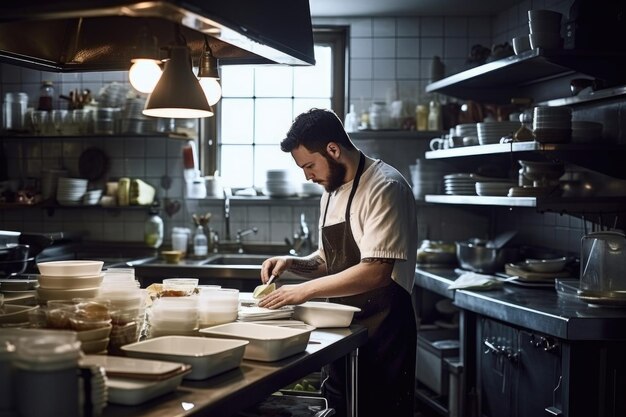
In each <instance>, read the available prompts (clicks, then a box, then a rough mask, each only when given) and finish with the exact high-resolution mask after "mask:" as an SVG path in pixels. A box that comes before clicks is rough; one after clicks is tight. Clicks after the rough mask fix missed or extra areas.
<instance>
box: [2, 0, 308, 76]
mask: <svg viewBox="0 0 626 417" xmlns="http://www.w3.org/2000/svg"><path fill="white" fill-rule="evenodd" d="M145 30H147V31H148V33H149V34H150V35H151V36H155V37H156V38H157V41H158V45H159V46H160V47H161V48H165V47H167V46H171V45H174V44H175V43H176V42H177V41H178V40H179V39H180V35H181V34H182V37H183V38H184V39H185V41H186V43H187V45H188V46H189V47H190V48H191V53H192V56H193V57H194V59H197V58H198V57H199V56H200V54H201V52H202V49H203V45H204V42H205V38H208V42H209V45H210V47H211V50H212V51H213V55H215V56H216V57H217V58H218V59H219V62H220V65H228V64H271V63H278V64H286V65H313V64H314V63H315V58H314V54H313V30H312V25H311V14H310V9H309V3H308V0H185V1H177V0H157V1H139V0H136V1H128V0H126V1H121V0H118V1H116V0H100V1H98V0H69V1H50V0H10V1H3V2H2V4H1V5H0V60H1V61H4V62H8V63H12V64H15V65H19V66H25V67H30V68H34V69H39V70H44V71H56V72H78V71H107V70H128V68H129V66H130V59H132V58H133V54H134V53H136V51H137V46H138V42H137V39H139V37H140V35H141V33H142V31H145ZM205 35H206V36H205ZM166 56H167V53H166V51H165V50H162V57H163V58H165V57H166Z"/></svg>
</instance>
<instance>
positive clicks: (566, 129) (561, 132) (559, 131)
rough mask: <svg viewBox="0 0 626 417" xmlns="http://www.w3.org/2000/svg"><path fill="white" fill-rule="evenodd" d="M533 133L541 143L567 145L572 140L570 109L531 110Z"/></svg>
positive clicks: (544, 107) (545, 108) (538, 108)
mask: <svg viewBox="0 0 626 417" xmlns="http://www.w3.org/2000/svg"><path fill="white" fill-rule="evenodd" d="M533 133H534V134H535V140H536V141H537V142H542V143H567V142H570V141H571V140H572V109H570V108H569V107H546V106H540V107H535V108H534V109H533Z"/></svg>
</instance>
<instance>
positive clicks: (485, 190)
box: [476, 180, 517, 196]
mask: <svg viewBox="0 0 626 417" xmlns="http://www.w3.org/2000/svg"><path fill="white" fill-rule="evenodd" d="M515 186H517V183H514V182H512V181H482V180H481V181H477V182H476V194H478V195H481V196H507V195H508V194H509V190H510V189H511V187H515Z"/></svg>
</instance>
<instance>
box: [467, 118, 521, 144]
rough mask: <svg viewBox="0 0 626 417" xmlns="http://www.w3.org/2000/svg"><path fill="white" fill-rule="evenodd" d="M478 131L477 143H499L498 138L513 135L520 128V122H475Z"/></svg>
mask: <svg viewBox="0 0 626 417" xmlns="http://www.w3.org/2000/svg"><path fill="white" fill-rule="evenodd" d="M476 127H477V131H478V143H480V144H481V145H490V144H493V143H500V139H502V138H503V137H506V136H513V133H515V132H516V131H517V129H519V128H520V122H511V121H506V122H484V123H477V124H476Z"/></svg>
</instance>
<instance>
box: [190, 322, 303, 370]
mask: <svg viewBox="0 0 626 417" xmlns="http://www.w3.org/2000/svg"><path fill="white" fill-rule="evenodd" d="M200 333H203V334H205V335H207V336H210V337H219V338H227V339H243V340H247V341H249V342H250V343H249V344H248V345H247V346H246V351H245V353H244V355H243V357H244V359H251V360H257V361H265V362H272V361H277V360H280V359H283V358H286V357H288V356H291V355H295V354H296V353H300V352H303V351H304V350H305V349H306V346H307V344H308V343H309V337H310V336H311V329H293V328H287V327H277V326H267V325H263V324H254V323H243V322H234V323H227V324H222V325H219V326H213V327H208V328H206V329H200Z"/></svg>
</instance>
